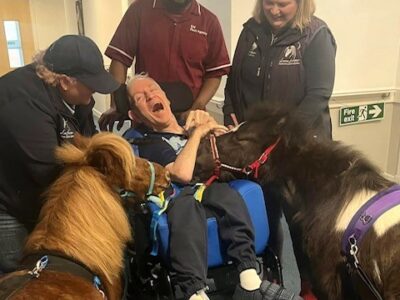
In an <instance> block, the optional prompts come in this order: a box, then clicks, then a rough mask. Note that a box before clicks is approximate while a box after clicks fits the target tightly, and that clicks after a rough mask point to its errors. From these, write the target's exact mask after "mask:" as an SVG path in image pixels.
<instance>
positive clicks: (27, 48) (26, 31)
mask: <svg viewBox="0 0 400 300" xmlns="http://www.w3.org/2000/svg"><path fill="white" fill-rule="evenodd" d="M4 21H17V22H18V25H19V36H20V41H21V43H20V46H21V49H22V54H23V59H24V64H29V63H30V62H32V57H33V55H34V53H35V46H34V40H33V33H32V20H31V10H30V5H29V0H0V76H2V75H4V74H5V73H7V72H9V71H11V70H12V68H11V67H10V61H9V54H8V47H7V46H8V45H7V39H6V34H5V27H4Z"/></svg>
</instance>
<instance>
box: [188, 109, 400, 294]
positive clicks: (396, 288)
mask: <svg viewBox="0 0 400 300" xmlns="http://www.w3.org/2000/svg"><path fill="white" fill-rule="evenodd" d="M257 111H258V112H255V113H254V114H253V115H252V117H251V118H250V120H249V121H248V122H246V123H243V124H242V125H241V126H240V127H239V128H237V130H236V131H234V132H231V133H228V134H225V135H222V136H220V137H218V138H216V149H217V150H218V157H214V158H213V156H212V155H211V153H212V152H215V151H211V149H210V148H211V146H210V142H208V141H205V142H203V143H202V144H201V146H200V148H199V152H198V157H197V162H196V168H195V172H196V174H195V176H196V177H197V178H198V179H200V180H203V181H206V180H207V179H208V178H210V176H212V174H217V175H219V179H220V180H222V181H229V180H232V179H234V178H243V177H247V175H246V174H249V176H251V175H254V174H255V173H256V171H258V172H259V173H258V181H259V182H260V183H261V184H262V185H263V186H264V187H267V186H268V184H269V183H270V182H281V183H283V184H284V186H285V197H283V198H284V199H285V200H284V201H285V204H286V205H287V206H288V207H289V208H290V209H291V211H292V212H293V215H292V216H291V220H290V222H291V224H292V226H291V227H292V228H297V230H296V232H297V234H299V235H300V236H301V241H302V243H301V248H302V250H303V251H304V253H305V254H306V257H307V258H308V260H309V263H310V267H311V272H312V274H311V275H312V284H313V290H314V292H315V294H316V295H317V296H318V298H319V299H324V300H325V299H357V297H358V296H356V295H355V294H354V293H355V292H354V286H353V285H352V284H351V281H350V277H349V275H348V273H347V271H346V258H345V257H344V256H342V255H341V242H342V237H343V233H344V231H345V229H346V228H347V226H348V224H349V223H350V220H351V219H352V217H353V216H354V214H356V212H357V211H358V210H359V208H360V207H361V206H362V205H363V204H364V203H366V202H367V201H368V199H370V198H371V197H372V196H374V195H375V194H376V193H378V192H380V191H382V190H385V189H387V188H389V187H391V186H393V185H394V184H395V183H394V182H391V181H389V180H387V179H385V178H384V177H383V176H382V175H381V174H380V172H379V170H378V169H377V168H376V167H375V166H373V165H372V164H371V163H370V162H369V161H368V160H367V159H366V158H365V157H364V156H363V155H362V154H361V153H359V152H357V151H355V150H353V149H352V148H351V147H348V146H345V145H343V144H342V143H340V142H336V141H331V140H321V139H318V138H315V136H314V133H313V132H312V131H311V130H306V129H305V128H306V127H305V125H304V123H305V122H304V121H303V120H301V119H300V118H299V117H298V116H294V115H290V114H287V113H284V112H278V111H273V110H268V109H262V108H260V107H258V108H257ZM274 144H276V146H275V147H273V146H272V147H270V146H271V145H274ZM269 147H270V148H269ZM268 148H269V151H271V152H270V154H269V155H267V156H268V159H267V160H266V161H265V163H263V164H258V163H254V162H257V161H258V159H259V158H260V155H261V153H263V152H264V151H265V150H266V149H268ZM272 148H273V149H272ZM216 166H217V168H216ZM249 166H251V168H250V167H249ZM258 167H259V169H258V170H257V168H258ZM292 234H293V233H292ZM398 241H400V205H398V206H395V207H394V208H392V209H391V210H389V211H387V212H386V213H384V214H383V215H382V216H381V217H379V219H377V221H376V222H375V223H374V225H373V227H372V229H371V230H369V231H368V232H367V233H366V235H365V237H364V238H363V240H362V241H361V244H359V245H358V246H359V252H358V254H357V257H358V260H359V262H360V265H361V266H362V268H363V270H364V272H365V274H366V275H367V276H368V277H369V279H370V281H371V283H372V285H373V286H374V287H375V288H376V289H377V291H378V292H379V293H380V294H381V295H382V296H383V298H384V299H400V276H399V270H400V244H399V242H398ZM356 282H357V281H356ZM356 290H357V294H358V295H361V297H362V299H368V298H370V295H371V293H370V291H369V289H368V288H366V287H365V286H364V285H361V286H360V287H359V288H357V289H356ZM372 299H374V297H372ZM375 299H377V298H375ZM378 299H379V298H378Z"/></svg>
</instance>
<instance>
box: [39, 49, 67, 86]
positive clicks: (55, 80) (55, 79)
mask: <svg viewBox="0 0 400 300" xmlns="http://www.w3.org/2000/svg"><path fill="white" fill-rule="evenodd" d="M45 53H46V51H40V52H39V53H37V54H36V55H35V56H34V57H33V63H34V64H35V69H36V75H37V76H38V77H39V78H40V79H42V80H43V81H44V82H45V83H46V84H48V85H51V86H57V85H58V84H59V82H60V78H61V76H62V74H58V73H54V72H52V71H50V70H49V69H48V68H47V67H46V65H45V63H44V60H43V56H44V54H45Z"/></svg>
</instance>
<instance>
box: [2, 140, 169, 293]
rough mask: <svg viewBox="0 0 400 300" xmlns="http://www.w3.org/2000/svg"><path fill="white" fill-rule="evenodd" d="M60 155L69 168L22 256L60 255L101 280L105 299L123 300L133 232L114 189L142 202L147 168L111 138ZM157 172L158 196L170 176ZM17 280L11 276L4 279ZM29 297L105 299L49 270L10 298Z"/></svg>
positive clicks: (88, 285) (80, 144) (50, 195)
mask: <svg viewBox="0 0 400 300" xmlns="http://www.w3.org/2000/svg"><path fill="white" fill-rule="evenodd" d="M56 156H57V158H58V159H59V160H60V161H61V162H63V163H64V164H65V168H64V170H63V172H62V174H61V176H60V177H59V178H58V179H57V180H56V181H55V182H54V184H53V185H52V186H51V187H50V188H49V190H48V191H47V193H46V195H45V196H46V202H45V203H44V205H43V207H42V209H41V212H40V217H39V222H38V224H37V225H36V227H35V229H34V230H33V232H32V233H31V234H30V236H29V238H28V240H27V243H26V246H25V251H24V254H25V255H30V254H32V253H37V252H40V253H49V254H52V253H57V254H61V255H62V256H64V257H68V258H72V259H73V260H75V261H76V262H79V263H80V264H82V265H84V266H86V268H87V269H89V270H90V271H91V272H92V273H93V274H97V275H98V276H99V278H100V280H101V282H102V284H103V287H104V293H105V295H106V296H107V299H110V300H113V299H120V297H121V272H122V268H123V252H124V247H125V245H126V243H127V242H128V241H129V240H131V231H130V225H129V222H128V219H127V215H126V212H125V210H124V208H123V203H122V200H121V198H120V196H119V194H118V193H117V192H116V188H117V187H118V188H122V189H125V190H129V191H133V192H134V193H136V194H137V195H138V197H137V198H135V199H144V195H145V193H146V192H147V190H148V187H149V183H150V170H149V165H148V163H147V162H146V161H145V160H143V159H140V158H137V157H134V156H133V154H132V151H131V147H130V145H129V144H128V143H127V142H126V141H125V140H124V139H123V138H121V137H119V136H117V135H114V134H111V133H100V134H97V135H95V136H94V137H92V138H90V139H87V138H82V137H80V138H78V139H76V145H72V144H66V145H64V146H62V147H59V148H58V149H57V150H56ZM155 170H156V179H155V186H154V193H159V192H161V191H162V190H164V189H165V188H167V187H168V185H169V176H168V174H167V173H166V172H165V171H164V168H162V167H161V166H159V165H155ZM131 200H132V199H131ZM135 201H137V200H135ZM16 274H18V275H22V274H26V271H19V272H17V273H16ZM13 276H15V274H14V273H11V274H9V275H6V276H5V278H3V279H2V280H7V278H11V277H13ZM0 283H1V281H0ZM28 298H29V299H103V297H102V295H101V293H100V292H99V291H98V290H97V289H96V288H95V287H94V286H93V284H92V283H91V282H89V281H87V280H85V279H83V278H81V277H78V276H76V275H72V274H69V273H65V272H58V271H50V270H46V269H44V270H43V271H42V272H41V274H40V276H39V277H38V278H33V279H31V280H30V281H28V283H27V284H25V286H24V287H23V288H22V289H20V290H19V291H18V292H16V293H15V294H14V295H13V296H12V297H11V299H28Z"/></svg>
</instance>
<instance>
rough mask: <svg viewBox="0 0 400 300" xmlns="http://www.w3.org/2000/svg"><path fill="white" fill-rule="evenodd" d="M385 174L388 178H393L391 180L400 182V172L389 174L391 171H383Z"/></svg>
mask: <svg viewBox="0 0 400 300" xmlns="http://www.w3.org/2000/svg"><path fill="white" fill-rule="evenodd" d="M383 176H384V177H385V178H386V179H388V180H391V181H394V182H397V183H399V184H400V174H396V175H393V174H389V173H386V172H385V173H383Z"/></svg>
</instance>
